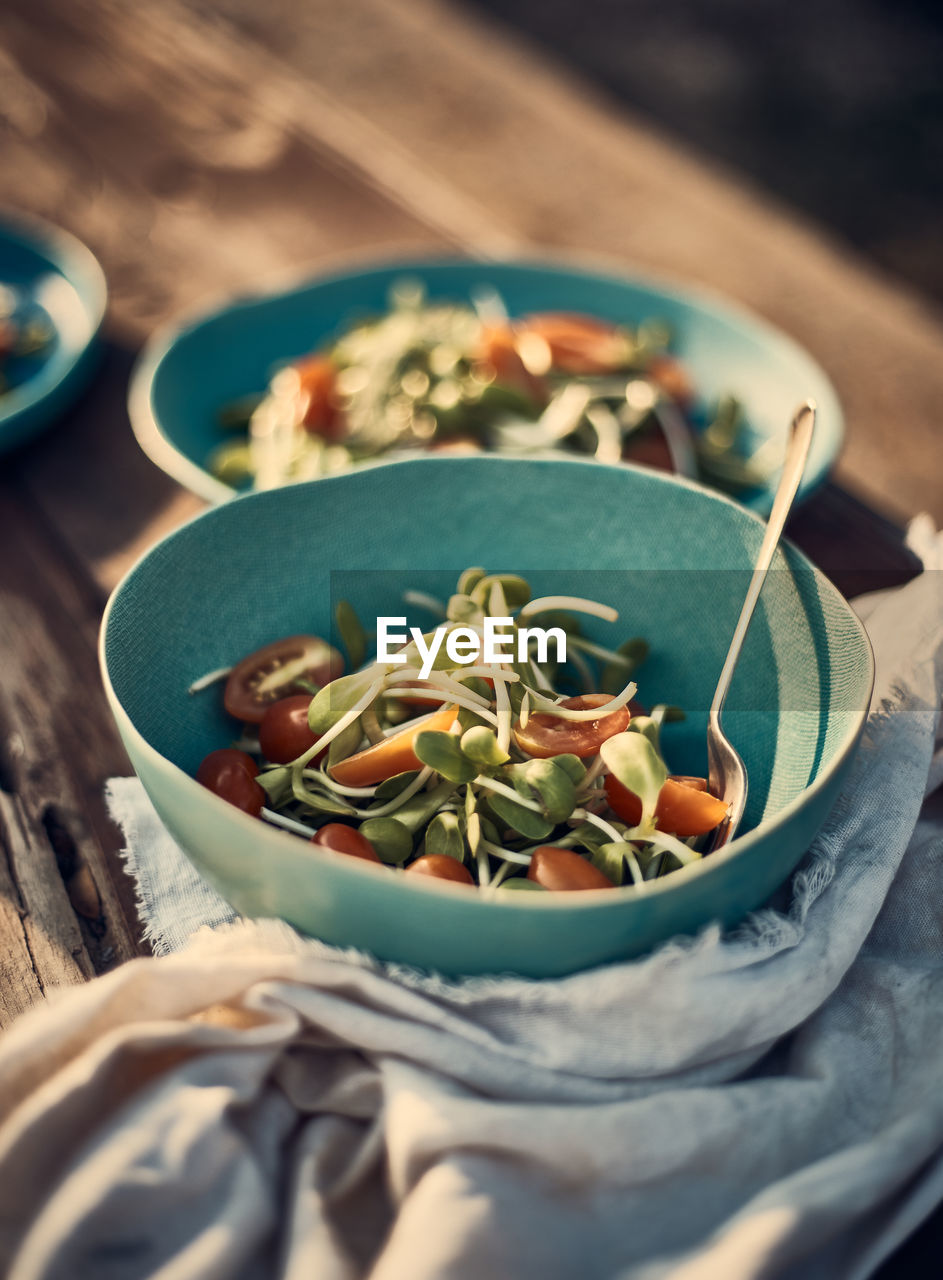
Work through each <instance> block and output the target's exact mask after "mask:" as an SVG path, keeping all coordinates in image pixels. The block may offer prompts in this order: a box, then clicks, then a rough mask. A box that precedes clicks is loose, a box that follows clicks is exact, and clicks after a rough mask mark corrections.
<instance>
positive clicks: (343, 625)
mask: <svg viewBox="0 0 943 1280" xmlns="http://www.w3.org/2000/svg"><path fill="white" fill-rule="evenodd" d="M334 617H335V620H336V622H337V630H338V633H339V634H340V638H341V641H342V643H343V645H344V648H345V649H346V650H347V661H348V663H349V665H350V667H351V668H352V669H354V670H356V669H357V667H359V666H361V665H362V663H363V660H364V658H365V657H366V656H367V633H366V631H364V629H363V624H362V623H361V621H360V619H359V618H358V617H357V611H356V609H355V608H354V606H353V605H352V604H351V603H350V601H349V600H339V601H338V602H337V608H336V609H335V610H334Z"/></svg>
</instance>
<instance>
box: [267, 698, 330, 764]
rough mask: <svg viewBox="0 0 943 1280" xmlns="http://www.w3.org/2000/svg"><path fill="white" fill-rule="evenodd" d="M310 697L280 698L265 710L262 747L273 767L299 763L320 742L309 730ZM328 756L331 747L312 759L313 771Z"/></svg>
mask: <svg viewBox="0 0 943 1280" xmlns="http://www.w3.org/2000/svg"><path fill="white" fill-rule="evenodd" d="M310 705H311V694H310V693H294V694H292V695H291V697H290V698H279V700H278V702H273V703H272V705H271V706H269V707H266V708H265V715H264V716H263V717H262V720H261V723H260V724H259V746H260V747H261V749H262V754H263V755H264V756H265V758H266V760H271V762H272V764H289V763H290V762H291V761H292V760H297V758H298V756H300V755H301V753H302V752H303V751H307V750H308V748H309V747H313V746H314V744H315V743H316V742H317V738H316V737H315V735H314V734H313V733H312V732H311V730H310V729H309V728H308V708H309V707H310ZM326 754H327V747H325V748H324V750H323V751H321V752H319V753H318V754H317V755H316V756H313V757H312V758H311V761H310V764H311V767H312V768H313V767H314V766H315V765H316V764H317V763H318V761H319V760H323V758H324V756H325V755H326Z"/></svg>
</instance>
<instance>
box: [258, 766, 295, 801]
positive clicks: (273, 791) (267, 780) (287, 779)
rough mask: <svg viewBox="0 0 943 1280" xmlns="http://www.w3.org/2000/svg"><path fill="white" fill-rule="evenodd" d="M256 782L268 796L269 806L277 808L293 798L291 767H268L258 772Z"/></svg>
mask: <svg viewBox="0 0 943 1280" xmlns="http://www.w3.org/2000/svg"><path fill="white" fill-rule="evenodd" d="M256 782H257V783H258V784H259V786H260V787H261V788H262V789H263V791H264V792H265V794H266V796H268V808H270V809H277V808H278V806H279V805H280V804H284V803H285V802H286V801H287V800H290V799H291V794H292V792H291V769H290V768H289V767H288V766H283V767H282V768H280V769H267V770H266V771H265V772H264V773H260V774H258V776H257V777H256Z"/></svg>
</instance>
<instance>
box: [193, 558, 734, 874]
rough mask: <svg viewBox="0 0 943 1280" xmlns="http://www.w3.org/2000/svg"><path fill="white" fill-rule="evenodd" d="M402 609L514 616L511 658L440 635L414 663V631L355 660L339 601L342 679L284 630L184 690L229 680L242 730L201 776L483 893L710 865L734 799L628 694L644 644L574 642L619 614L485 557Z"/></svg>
mask: <svg viewBox="0 0 943 1280" xmlns="http://www.w3.org/2000/svg"><path fill="white" fill-rule="evenodd" d="M407 600H408V602H409V603H411V604H413V605H418V606H420V607H422V608H424V609H426V610H428V611H429V612H431V613H434V614H436V615H437V617H436V629H440V630H441V631H442V633H443V635H445V636H446V637H448V636H449V635H450V634H451V633H452V632H457V631H462V633H463V634H466V635H467V634H468V633H471V634H472V635H473V636H474V635H475V634H476V633H477V634H482V633H483V632H484V631H485V629H486V620H487V619H490V620H492V621H493V620H498V621H500V620H504V619H507V620H508V622H507V624H506V627H505V630H506V635H507V637H508V643H509V645H510V646H511V648H512V652H514V654H515V658H514V659H513V660H511V659H508V660H506V661H500V662H490V663H480V662H477V661H476V660H475V659H474V658H473V659H472V660H471V664H469V661H467V660H466V661H463V662H462V663H459V662H457V661H456V660H455V658H454V657H453V656H452V653H450V650H452V649H454V648H455V646H452V645H449V646H446V645H440V646H439V647H437V648H436V650H435V658H434V661H432V660H431V659H430V664H429V665H428V666H425V664H424V662H423V661H421V655H422V654H423V653H426V654H429V653H431V652H432V646H431V640H432V638H433V633H431V632H430V633H429V634H428V635H426V634H424V633H422V632H420V631H418V630H414V633H413V638H411V639H410V640H409V641H408V643H407V644H405V645H404V646H402V648H400V649H397V651H396V653H395V657H394V660H391V661H378V660H373V661H367V660H366V658H367V645H368V636H367V633H366V631H365V630H364V628H363V625H362V623H361V622H360V620H359V619H358V617H357V615H356V613H355V612H354V610H353V609H352V608H351V606H350V605H349V604H347V603H346V602H342V603H341V604H340V605H339V606H338V608H337V624H338V631H339V634H340V637H341V643H342V644H343V646H344V648H345V649H346V651H347V664H346V665H347V668H348V670H347V672H346V674H345V673H344V666H345V664H344V660H343V658H342V656H341V653H340V652H339V651H338V650H337V649H336V648H334V647H333V646H332V645H330V644H329V643H328V642H327V641H326V640H324V639H321V638H320V637H316V636H291V637H287V638H285V639H283V640H280V641H276V642H275V643H274V644H271V645H268V646H266V647H265V648H263V649H261V650H259V651H257V652H256V653H253V654H250V655H248V656H247V657H245V658H243V659H242V660H241V661H240V662H238V663H236V665H235V666H233V667H231V668H225V669H221V670H219V671H214V672H210V673H209V674H207V675H206V676H203V677H201V679H199V680H198V681H196V682H195V683H194V684H193V685H192V686H191V690H190V691H191V693H193V694H195V695H198V694H199V695H202V694H203V692H204V691H205V690H207V689H209V688H211V687H212V686H214V685H216V684H218V683H221V682H222V681H225V686H224V690H223V702H224V705H225V708H226V710H227V711H228V712H229V713H230V715H232V716H233V718H234V722H235V721H240V722H242V726H243V728H242V733H241V736H239V737H238V738H236V739H235V740H234V741H233V742H232V743H231V744H230V745H228V746H222V747H220V748H219V749H217V750H214V751H211V752H210V753H209V755H208V756H206V758H205V759H204V760H203V761H202V763H201V764H200V766H199V769H198V770H197V773H196V777H197V780H198V781H199V782H201V783H202V784H203V785H204V786H206V787H208V788H209V789H210V790H211V791H213V792H215V793H216V794H217V795H219V796H221V797H222V798H223V799H225V800H227V801H229V802H230V803H231V804H233V805H235V806H237V807H238V808H239V809H242V810H243V811H244V812H246V813H248V814H251V815H253V816H255V817H258V818H260V819H262V820H264V821H266V822H269V823H272V824H274V825H276V826H279V827H282V828H284V829H285V830H287V831H290V832H293V833H295V834H297V835H298V836H299V837H301V838H304V839H305V840H308V841H311V842H313V843H314V844H316V845H319V846H321V847H323V848H326V849H330V850H333V852H334V853H336V854H341V855H346V856H350V857H356V858H360V859H363V860H366V861H368V862H372V863H376V864H383V865H385V866H386V867H387V868H388V869H390V870H391V871H392V872H394V873H396V874H405V875H422V876H430V877H434V878H436V879H444V880H449V881H452V882H455V883H457V884H461V885H465V886H467V887H469V888H474V887H477V889H478V890H479V891H481V892H484V893H488V894H491V893H494V892H496V891H498V890H502V891H509V890H515V891H520V890H530V891H561V890H578V889H611V888H615V887H616V886H620V885H624V886H627V887H634V888H635V890H636V891H639V890H641V889H642V888H643V887H644V885H645V883H646V882H647V881H649V880H653V879H655V878H657V877H660V876H664V875H668V874H670V873H671V872H673V871H675V870H677V869H678V868H680V867H682V866H684V865H686V864H687V863H689V862H692V861H695V860H697V859H699V858H700V857H702V856H703V855H702V853H701V851H700V850H699V848H698V842H699V840H700V838H701V837H703V836H705V835H707V833H709V832H710V831H712V830H713V829H714V828H715V827H716V826H717V825H718V824H719V823H721V822H722V821H723V820H724V818H725V817H726V814H727V806H726V805H725V803H724V802H723V801H722V800H719V799H717V798H716V797H715V796H713V795H712V794H711V793H710V791H709V789H708V785H707V782H706V781H705V779H703V778H692V777H679V776H674V775H671V774H670V773H669V770H668V766H667V764H666V762H665V760H664V757H663V754H662V750H661V744H660V730H661V726H662V724H663V723H664V722H665V721H666V720H670V719H674V718H678V717H679V715H680V713H679V712H678V710H677V709H676V708H672V707H668V706H665V705H659V706H655V707H652V708H651V709H649V710H646V708H645V707H644V706H643V705H642V704H641V703H640V702H639V701H638V700H637V699H636V696H635V695H636V692H637V689H636V683H635V681H634V679H633V675H634V673H635V670H636V669H637V667H638V666H639V665H640V664H641V663H642V662H643V661H644V659H645V657H646V656H647V653H648V646H647V644H646V643H645V642H644V641H643V640H641V639H639V638H632V639H629V640H626V641H624V642H623V643H622V644H620V645H618V646H617V647H615V648H611V649H610V648H607V647H605V646H603V645H600V644H597V643H596V642H594V641H592V640H590V639H588V638H586V637H585V636H584V635H583V631H582V627H581V625H580V616H581V615H582V616H592V617H595V618H600V619H603V620H605V621H606V622H609V623H614V622H616V621H617V618H618V615H617V613H616V611H615V610H614V609H611V608H609V607H608V606H607V605H605V604H600V603H598V602H596V601H593V600H587V599H582V598H580V597H571V596H544V597H541V598H537V599H534V598H532V596H531V591H530V588H529V586H528V584H527V582H526V581H525V580H524V579H523V578H521V577H518V576H517V575H514V574H505V573H498V574H489V573H486V571H485V570H484V569H480V568H472V569H467V570H466V571H465V572H464V573H463V574H462V575H461V577H460V579H459V581H458V584H457V586H456V590H455V593H454V594H453V595H452V596H451V598H450V599H449V600H448V601H447V602H446V601H437V600H435V599H433V598H431V597H429V596H426V595H424V594H421V593H408V595H407ZM536 620H540V622H541V623H542V624H546V625H549V624H550V623H552V624H553V626H554V627H555V628H557V629H558V630H559V631H561V632H563V633H564V635H565V639H566V655H567V660H566V662H565V663H562V664H561V663H559V662H558V661H554V660H553V659H552V657H551V655H550V649H549V645H547V646H544V647H543V649H541V647H540V645H539V643H533V644H532V642H531V639H530V637H531V633H532V631H533V630H534V629H533V628H531V625H530V624H532V623H533V622H535V621H536ZM522 634H524V641H523V644H522V646H521V647H520V648H519V647H518V644H517V641H518V640H519V638H520V636H521V635H522ZM557 652H558V656H559V648H558V651H557ZM424 666H425V669H424Z"/></svg>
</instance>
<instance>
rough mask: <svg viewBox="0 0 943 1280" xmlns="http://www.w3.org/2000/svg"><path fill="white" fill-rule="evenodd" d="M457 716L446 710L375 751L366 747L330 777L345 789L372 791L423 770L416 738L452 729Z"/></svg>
mask: <svg viewBox="0 0 943 1280" xmlns="http://www.w3.org/2000/svg"><path fill="white" fill-rule="evenodd" d="M457 716H458V708H457V707H448V706H446V707H443V708H442V710H441V711H437V712H436V713H435V715H433V716H430V717H429V719H428V720H424V721H423V722H422V723H421V724H415V725H410V726H409V727H408V728H406V729H401V730H400V732H399V733H394V734H393V736H392V737H390V738H384V739H383V741H382V742H376V743H374V745H373V746H372V747H366V748H364V750H363V751H358V752H357V754H356V755H353V756H348V757H347V759H346V760H340V761H338V763H337V764H335V765H333V766H332V768H331V769H330V770H329V772H330V775H331V777H332V778H333V779H334V781H335V782H339V783H340V784H341V786H344V787H372V786H373V784H374V783H375V782H383V781H384V780H385V779H386V778H392V777H394V775H395V774H397V773H408V772H409V771H410V770H411V769H421V768H422V762H421V761H420V760H419V759H418V758H417V756H416V753H415V751H414V750H413V743H414V742H415V741H416V735H417V734H419V733H424V732H425V731H426V730H427V729H428V730H430V731H435V730H439V731H440V732H441V731H443V730H446V729H450V728H451V727H452V725H453V724H454V723H455V719H456V717H457Z"/></svg>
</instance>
